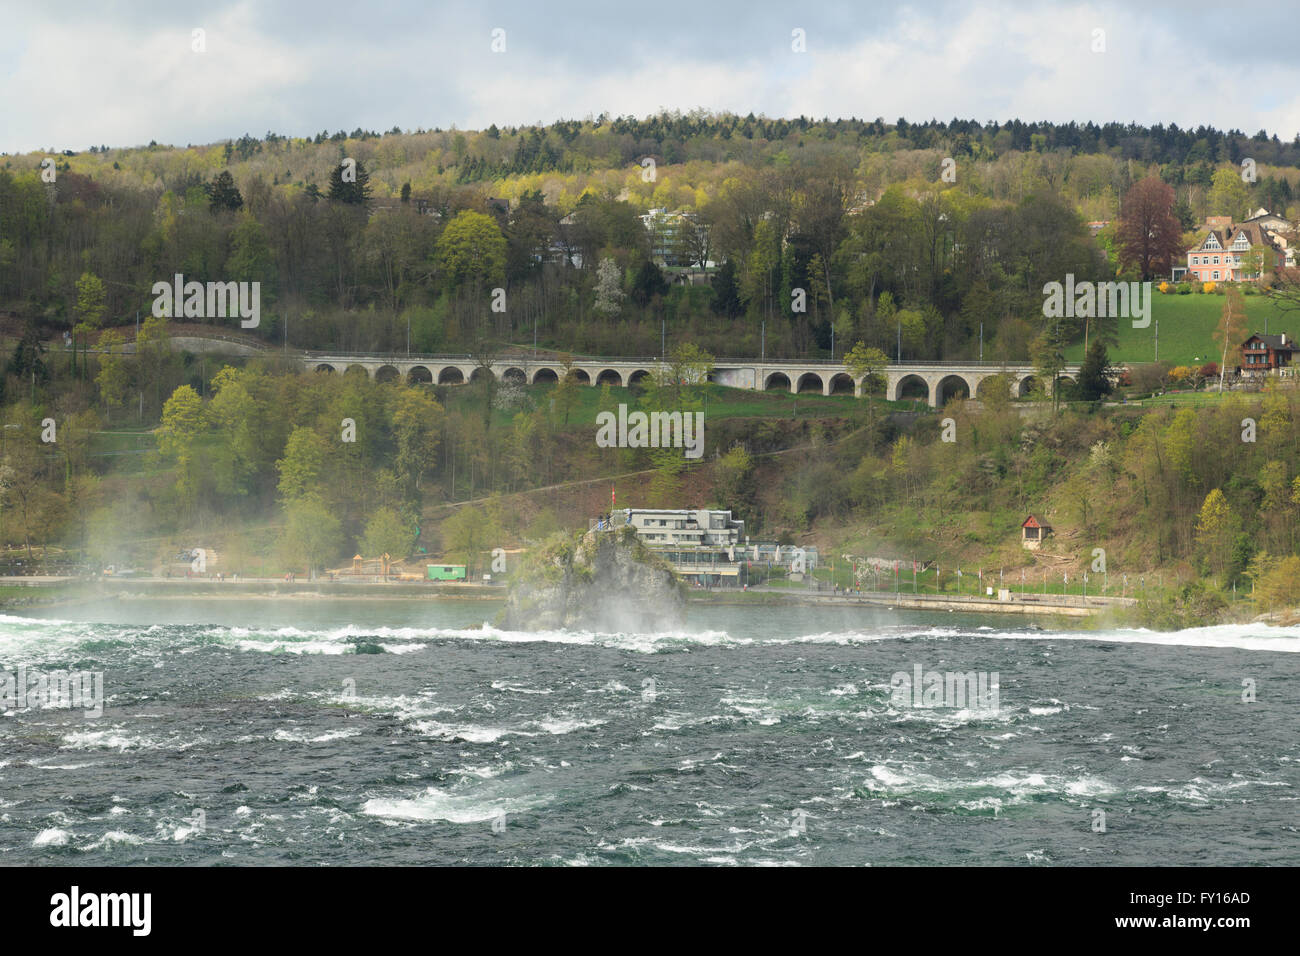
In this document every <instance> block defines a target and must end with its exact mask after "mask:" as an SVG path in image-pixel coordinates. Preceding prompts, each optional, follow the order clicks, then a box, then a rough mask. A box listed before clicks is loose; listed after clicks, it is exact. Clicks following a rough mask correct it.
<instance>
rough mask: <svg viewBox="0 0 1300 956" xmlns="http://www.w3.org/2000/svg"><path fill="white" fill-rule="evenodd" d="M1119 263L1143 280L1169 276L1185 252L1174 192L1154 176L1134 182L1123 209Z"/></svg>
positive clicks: (1119, 230) (1120, 223) (1125, 195)
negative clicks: (1138, 274)
mask: <svg viewBox="0 0 1300 956" xmlns="http://www.w3.org/2000/svg"><path fill="white" fill-rule="evenodd" d="M1118 238H1119V243H1120V262H1121V263H1123V264H1124V265H1126V266H1130V267H1133V268H1136V269H1137V270H1138V272H1140V273H1141V275H1142V278H1143V279H1149V278H1151V277H1152V276H1154V275H1156V274H1162V275H1163V274H1167V273H1168V272H1169V269H1170V266H1171V265H1172V263H1173V262H1174V261H1175V260H1176V259H1177V258H1178V257H1180V256H1181V255H1182V254H1183V252H1184V251H1185V250H1184V249H1183V229H1182V224H1181V223H1179V221H1178V217H1177V216H1175V215H1174V190H1173V188H1172V187H1171V186H1169V184H1168V183H1166V182H1164V180H1162V179H1161V178H1160V177H1159V176H1157V175H1155V174H1154V173H1153V174H1151V175H1149V176H1147V177H1146V178H1145V179H1141V180H1139V181H1138V182H1136V183H1134V184H1133V186H1131V187H1130V188H1129V191H1128V192H1127V193H1125V194H1124V202H1123V204H1122V205H1121V206H1120V213H1119V229H1118Z"/></svg>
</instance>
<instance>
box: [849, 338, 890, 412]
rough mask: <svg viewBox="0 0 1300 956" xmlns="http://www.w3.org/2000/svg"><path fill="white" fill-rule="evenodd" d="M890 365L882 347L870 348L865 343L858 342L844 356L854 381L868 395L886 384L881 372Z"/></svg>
mask: <svg viewBox="0 0 1300 956" xmlns="http://www.w3.org/2000/svg"><path fill="white" fill-rule="evenodd" d="M888 366H889V356H887V355H886V354H885V353H884V352H882V351H881V350H880V349H873V348H868V347H867V346H866V345H865V344H864V343H862V342H858V343H857V344H856V345H854V346H853V348H851V349H850V350H849V354H848V355H846V356H844V367H845V368H847V369H848V370H849V374H850V375H852V376H853V381H854V382H855V383H857V384H858V385H859V386H860V387H861V389H862V394H863V395H866V396H867V397H868V400H870V396H871V394H872V393H873V392H876V391H879V390H880V389H881V387H882V386H883V385H884V378H883V376H882V375H881V374H880V373H881V372H882V371H884V369H886V368H887V367H888Z"/></svg>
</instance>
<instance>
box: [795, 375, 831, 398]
mask: <svg viewBox="0 0 1300 956" xmlns="http://www.w3.org/2000/svg"><path fill="white" fill-rule="evenodd" d="M796 391H797V392H798V393H799V394H800V395H802V394H803V393H804V392H812V393H814V394H817V395H820V394H822V393H823V392H824V391H826V383H825V382H823V381H822V377H821V376H820V375H818V374H817V373H816V372H804V373H803V374H802V375H800V376H799V384H798V385H797V386H796Z"/></svg>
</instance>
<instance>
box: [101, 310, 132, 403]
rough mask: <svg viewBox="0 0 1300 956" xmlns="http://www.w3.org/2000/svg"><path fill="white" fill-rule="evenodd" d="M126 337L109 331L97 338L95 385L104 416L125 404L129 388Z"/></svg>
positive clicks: (129, 372)
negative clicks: (97, 360) (97, 388)
mask: <svg viewBox="0 0 1300 956" xmlns="http://www.w3.org/2000/svg"><path fill="white" fill-rule="evenodd" d="M125 345H126V336H124V335H123V334H122V333H121V332H119V331H117V330H116V329H109V330H108V331H107V332H105V333H104V334H103V335H101V336H100V337H99V374H98V375H96V376H95V384H96V385H97V386H98V387H99V398H100V400H101V401H102V402H103V403H104V411H105V413H106V414H110V415H111V413H112V410H113V409H115V408H120V407H121V406H122V405H123V404H124V403H125V402H126V396H127V393H128V392H129V391H130V388H131V362H130V360H129V359H128V358H127V355H126V349H125Z"/></svg>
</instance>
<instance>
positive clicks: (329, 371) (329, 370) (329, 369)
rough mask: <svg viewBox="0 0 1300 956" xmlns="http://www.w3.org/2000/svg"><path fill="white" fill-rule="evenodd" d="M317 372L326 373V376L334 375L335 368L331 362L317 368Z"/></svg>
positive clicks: (321, 364)
mask: <svg viewBox="0 0 1300 956" xmlns="http://www.w3.org/2000/svg"><path fill="white" fill-rule="evenodd" d="M316 371H318V372H324V373H325V374H326V375H332V374H334V366H333V365H330V364H329V362H321V363H320V364H319V365H317V366H316Z"/></svg>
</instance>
